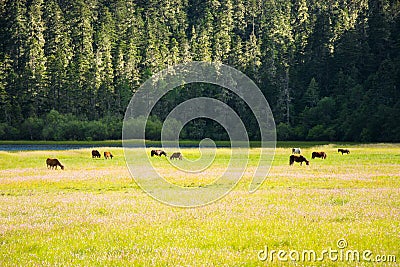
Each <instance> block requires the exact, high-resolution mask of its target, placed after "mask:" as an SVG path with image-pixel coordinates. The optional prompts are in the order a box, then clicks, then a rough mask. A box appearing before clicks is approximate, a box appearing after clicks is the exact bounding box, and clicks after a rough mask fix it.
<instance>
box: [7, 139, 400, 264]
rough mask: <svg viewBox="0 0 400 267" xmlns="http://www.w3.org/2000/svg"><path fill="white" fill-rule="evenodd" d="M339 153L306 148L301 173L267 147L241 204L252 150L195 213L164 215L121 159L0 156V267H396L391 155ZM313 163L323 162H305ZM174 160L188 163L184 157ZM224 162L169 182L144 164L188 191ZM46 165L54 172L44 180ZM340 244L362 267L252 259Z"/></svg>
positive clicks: (170, 210)
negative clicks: (255, 185)
mask: <svg viewBox="0 0 400 267" xmlns="http://www.w3.org/2000/svg"><path fill="white" fill-rule="evenodd" d="M339 147H342V146H339V145H334V144H326V145H313V146H307V147H305V148H304V149H302V152H303V155H304V156H305V157H306V158H307V159H308V160H310V165H309V166H306V165H305V164H303V166H300V165H299V164H298V163H295V165H294V166H289V155H290V154H291V150H290V148H288V147H278V148H277V149H276V154H275V158H274V161H273V164H272V167H271V170H270V173H269V175H268V177H267V178H266V180H265V181H264V183H263V184H262V186H261V187H260V188H259V190H258V191H256V192H255V193H253V194H249V193H248V191H247V189H248V186H249V183H250V181H251V174H252V173H253V171H254V170H255V168H256V166H257V165H256V164H257V153H258V151H259V149H257V148H252V149H251V153H250V159H249V165H248V168H247V170H246V172H245V174H244V177H243V178H242V180H241V181H240V182H239V184H238V185H237V186H236V187H235V188H234V189H233V190H232V191H231V192H230V193H229V194H228V195H227V196H225V197H224V198H222V199H221V200H219V201H217V202H214V203H211V204H209V205H205V206H202V207H198V208H178V207H172V206H168V205H164V204H161V203H159V202H158V201H156V200H154V199H153V198H152V197H150V196H148V195H147V194H146V193H144V192H143V191H142V190H141V189H140V188H139V187H138V185H137V184H136V183H135V181H134V180H133V178H132V177H131V175H130V173H129V171H128V169H127V167H126V162H125V159H124V153H123V150H122V148H115V147H104V148H96V149H98V150H99V151H100V152H101V153H102V152H103V151H111V152H112V153H113V155H114V158H113V159H112V160H105V159H104V158H103V157H102V158H101V159H92V158H91V154H90V151H91V149H79V150H68V151H24V152H4V151H0V251H1V253H0V266H93V265H95V266H399V264H400V144H371V145H362V144H357V145H348V146H347V147H343V148H349V149H350V151H351V153H350V154H348V155H346V154H345V155H342V154H339V153H337V148H339ZM149 151H150V149H149ZM312 151H325V152H326V153H327V156H328V157H327V159H325V160H322V159H311V152H312ZM167 152H173V151H168V150H167ZM182 153H183V155H184V156H185V157H187V158H189V159H192V160H194V159H196V158H198V157H199V151H198V149H195V148H184V149H182ZM229 154H230V149H228V148H219V149H218V150H217V154H216V158H215V160H214V162H213V164H212V166H211V167H210V168H209V169H207V170H206V171H205V172H204V173H200V174H196V175H192V176H190V177H189V176H188V177H185V176H182V175H181V176H176V169H175V168H171V167H170V165H169V162H168V160H167V159H166V158H164V157H163V158H156V157H155V158H151V161H152V163H153V164H154V166H155V167H157V168H158V169H160V170H161V172H162V174H163V175H165V177H166V178H167V179H169V180H170V181H171V182H172V183H177V184H179V185H182V186H198V185H202V184H207V183H212V182H213V181H214V180H215V176H218V174H219V173H221V170H223V169H224V167H225V166H226V164H227V161H228V160H229ZM48 157H56V158H58V159H59V160H60V161H61V163H62V164H63V165H64V166H65V170H63V171H62V170H60V169H58V170H49V169H47V168H46V164H45V160H46V158H48ZM142 163H143V159H140V158H139V159H138V160H137V162H136V163H135V164H139V165H140V164H142ZM176 164H185V163H179V162H178V163H176ZM193 164H196V163H193ZM340 239H345V240H346V242H347V247H346V248H345V249H343V251H344V252H346V250H358V251H359V252H360V254H361V252H363V251H366V250H369V251H370V252H371V253H372V256H371V257H370V259H371V260H372V262H368V261H365V260H363V259H361V260H360V262H358V261H357V262H353V261H346V260H344V259H342V260H340V258H339V259H337V260H331V259H329V258H328V257H327V255H326V254H325V258H324V259H323V260H320V261H318V260H310V261H307V260H303V261H302V260H301V259H299V260H297V261H291V260H290V259H289V260H288V261H280V260H279V259H278V258H277V254H275V255H274V254H272V257H273V258H272V259H271V257H268V258H267V259H266V260H265V261H261V260H260V258H259V257H260V255H261V256H263V255H265V254H266V253H265V252H266V248H268V252H271V251H272V250H276V251H279V250H283V251H287V252H288V253H290V252H293V251H298V252H300V253H302V251H304V250H314V251H315V252H316V253H317V255H318V257H319V256H320V255H323V254H322V253H323V251H324V250H329V249H332V250H338V244H337V242H338V240H340ZM339 254H340V253H339ZM292 255H295V254H292ZM390 255H393V256H396V262H385V263H377V262H376V260H377V259H378V258H377V257H376V256H385V257H386V260H387V261H393V257H392V258H391V259H389V257H388V256H390ZM286 256H287V255H286ZM286 258H287V257H286ZM379 259H382V257H380V258H379ZM374 261H375V262H374Z"/></svg>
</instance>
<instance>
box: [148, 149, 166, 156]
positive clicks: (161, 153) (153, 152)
mask: <svg viewBox="0 0 400 267" xmlns="http://www.w3.org/2000/svg"><path fill="white" fill-rule="evenodd" d="M154 155H156V156H159V157H161V156H162V155H164V156H167V153H165V151H163V150H159V149H157V150H152V151H151V156H152V157H154Z"/></svg>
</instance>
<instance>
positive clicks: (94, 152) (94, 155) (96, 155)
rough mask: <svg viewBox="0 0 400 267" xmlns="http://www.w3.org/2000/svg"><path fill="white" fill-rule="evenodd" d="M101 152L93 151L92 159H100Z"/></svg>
mask: <svg viewBox="0 0 400 267" xmlns="http://www.w3.org/2000/svg"><path fill="white" fill-rule="evenodd" d="M100 157H101V156H100V152H99V151H98V150H92V158H100Z"/></svg>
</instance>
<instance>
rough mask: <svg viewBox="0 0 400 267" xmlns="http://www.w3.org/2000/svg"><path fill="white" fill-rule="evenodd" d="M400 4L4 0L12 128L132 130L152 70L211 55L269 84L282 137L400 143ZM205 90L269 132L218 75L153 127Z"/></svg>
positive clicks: (354, 0)
mask: <svg viewBox="0 0 400 267" xmlns="http://www.w3.org/2000/svg"><path fill="white" fill-rule="evenodd" d="M399 12H400V3H399V1H398V0H63V1H61V0H0V46H1V48H0V103H1V104H0V105H1V110H0V139H32V140H38V139H45V140H63V139H77V140H80V139H93V140H101V139H110V138H112V139H119V138H120V136H121V126H122V122H121V120H122V118H123V115H124V112H125V108H126V106H127V104H128V103H129V101H130V99H131V97H132V95H133V94H134V92H135V90H137V88H138V87H139V86H140V84H141V83H142V82H144V81H145V80H146V79H147V78H149V77H150V76H151V75H152V74H153V73H156V72H157V71H159V70H161V69H164V68H166V67H168V66H172V65H174V64H177V63H182V62H188V61H193V60H202V61H219V62H223V63H225V64H228V65H230V66H234V67H236V68H237V69H239V70H241V71H243V72H244V73H245V74H247V75H248V76H249V77H250V78H252V79H253V80H254V81H255V82H256V83H257V84H258V86H259V87H260V89H261V90H262V92H263V93H264V95H265V96H266V98H267V100H268V101H269V103H270V105H271V108H272V111H273V113H274V117H275V121H276V125H277V130H278V138H279V139H280V140H332V141H333V140H338V141H341V140H345V141H363V142H369V141H397V142H398V141H400V120H399V118H398V116H399V114H400V15H399ZM201 92H206V94H207V95H208V96H212V97H215V98H217V99H220V100H223V101H224V102H226V103H228V104H229V105H230V106H232V107H233V108H234V109H235V110H237V111H238V112H239V113H240V114H241V116H242V117H243V118H245V121H246V122H248V123H247V124H246V126H247V127H248V130H249V133H250V136H251V137H252V138H253V139H256V138H257V125H256V124H255V123H252V120H251V115H250V114H243V112H247V111H246V109H245V108H243V103H242V102H241V101H240V99H237V98H235V96H234V95H232V94H230V93H229V92H226V91H224V90H216V89H215V88H207V85H199V86H197V87H196V86H189V87H185V88H182V89H181V90H174V92H171V93H170V94H168V95H167V96H166V100H165V101H162V103H160V104H159V105H158V106H157V109H156V110H155V111H154V116H153V117H152V119H151V122H150V123H149V125H148V127H149V129H150V130H151V132H152V134H151V135H149V136H148V137H149V138H153V139H154V138H155V139H156V138H157V134H155V133H154V132H156V131H157V129H159V127H160V125H161V124H162V123H161V121H162V120H163V118H164V116H165V110H170V109H171V107H173V106H174V105H175V104H176V103H180V102H182V100H183V99H188V98H190V97H194V96H198V95H201ZM241 111H242V112H241ZM246 117H247V118H249V119H246ZM249 121H250V122H249ZM205 136H211V137H217V138H220V139H224V138H225V137H226V134H225V132H224V131H223V129H222V128H221V127H219V128H218V127H217V126H215V125H214V124H213V123H212V122H210V121H207V120H200V119H199V120H195V121H193V122H191V123H190V124H189V125H187V127H185V131H184V132H183V137H185V138H188V139H197V138H202V137H205Z"/></svg>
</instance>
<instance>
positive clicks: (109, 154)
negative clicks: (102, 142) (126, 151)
mask: <svg viewBox="0 0 400 267" xmlns="http://www.w3.org/2000/svg"><path fill="white" fill-rule="evenodd" d="M113 157H114V156H113V154H111V152H108V151H106V152H104V158H105V159H108V158H110V159H112V158H113Z"/></svg>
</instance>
